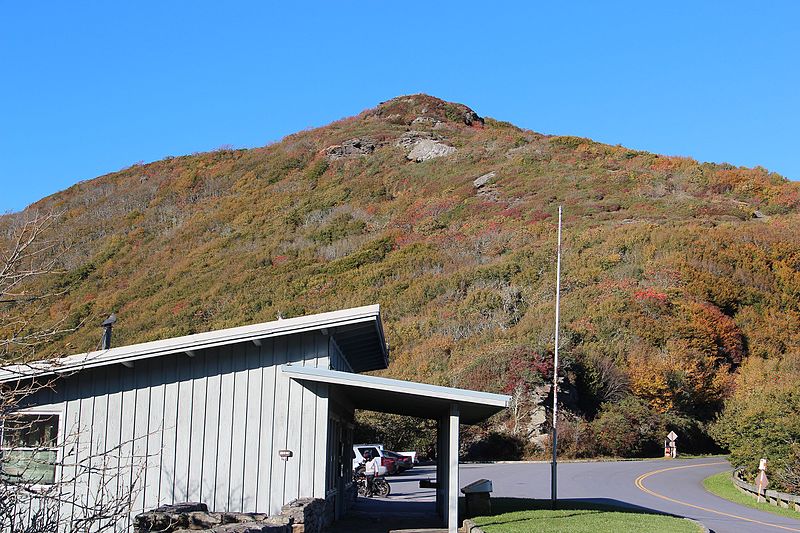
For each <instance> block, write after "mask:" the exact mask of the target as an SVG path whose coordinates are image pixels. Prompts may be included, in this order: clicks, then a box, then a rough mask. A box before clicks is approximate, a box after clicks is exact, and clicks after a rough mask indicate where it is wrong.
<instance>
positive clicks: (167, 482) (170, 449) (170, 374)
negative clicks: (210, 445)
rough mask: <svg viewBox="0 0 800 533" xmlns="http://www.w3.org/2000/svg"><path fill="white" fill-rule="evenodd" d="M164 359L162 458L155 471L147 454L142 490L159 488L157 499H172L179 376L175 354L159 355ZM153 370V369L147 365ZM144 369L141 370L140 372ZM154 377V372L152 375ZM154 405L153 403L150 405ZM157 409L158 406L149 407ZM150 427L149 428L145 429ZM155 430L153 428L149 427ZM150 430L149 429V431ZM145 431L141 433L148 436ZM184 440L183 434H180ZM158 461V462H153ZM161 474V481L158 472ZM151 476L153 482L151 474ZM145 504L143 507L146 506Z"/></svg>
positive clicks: (162, 375) (164, 500)
mask: <svg viewBox="0 0 800 533" xmlns="http://www.w3.org/2000/svg"><path fill="white" fill-rule="evenodd" d="M160 359H161V360H162V361H163V363H164V366H163V369H162V371H161V377H162V378H163V379H164V381H165V382H166V383H165V385H164V394H163V399H164V404H163V409H162V412H163V413H164V414H163V415H162V417H163V418H162V429H161V435H162V437H161V462H160V468H159V469H158V470H156V471H154V469H151V468H150V467H149V466H150V460H149V458H148V468H147V478H148V483H147V485H146V488H145V490H146V491H150V490H153V491H155V490H158V499H159V501H160V502H164V503H168V502H173V501H175V499H174V491H173V488H174V486H175V458H176V456H177V453H178V450H177V446H178V442H177V441H178V439H177V436H178V435H177V425H178V392H179V388H180V383H179V382H178V381H177V377H178V368H177V365H178V362H177V357H174V356H173V357H162V358H160ZM149 370H150V372H152V369H149ZM143 373H144V372H143ZM154 377H155V376H154ZM153 407H156V406H153ZM152 411H157V409H152ZM150 430H151V429H150V428H148V431H150ZM152 431H156V428H152ZM148 434H149V433H148ZM148 434H143V436H144V438H147V435H148ZM181 440H183V435H182V436H181ZM155 464H156V465H158V463H155ZM159 474H160V482H159V477H158V475H159ZM151 476H153V480H152V482H151V481H150V477H151ZM145 509H146V508H144V509H142V510H145Z"/></svg>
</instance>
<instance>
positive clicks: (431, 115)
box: [371, 94, 483, 127]
mask: <svg viewBox="0 0 800 533" xmlns="http://www.w3.org/2000/svg"><path fill="white" fill-rule="evenodd" d="M371 115H372V116H375V117H378V118H382V119H384V120H388V121H389V122H393V123H395V124H405V125H411V124H414V125H415V126H418V125H420V124H430V125H433V126H435V127H438V126H440V125H441V124H444V123H450V124H455V125H461V126H472V127H482V126H483V119H482V118H481V117H480V116H478V114H477V113H476V112H475V111H473V110H472V109H470V108H469V107H467V106H465V105H463V104H456V103H453V102H445V101H444V100H440V99H438V98H434V97H433V96H428V95H427V94H412V95H408V96H398V97H397V98H392V99H391V100H389V101H387V102H383V103H382V104H380V105H379V106H378V107H377V108H375V109H374V110H372V111H371Z"/></svg>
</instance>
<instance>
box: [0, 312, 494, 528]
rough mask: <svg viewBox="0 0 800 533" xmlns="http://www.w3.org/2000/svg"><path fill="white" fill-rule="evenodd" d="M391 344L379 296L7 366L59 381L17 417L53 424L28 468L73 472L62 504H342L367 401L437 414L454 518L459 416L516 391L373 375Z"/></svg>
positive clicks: (41, 477) (26, 377)
mask: <svg viewBox="0 0 800 533" xmlns="http://www.w3.org/2000/svg"><path fill="white" fill-rule="evenodd" d="M386 346H387V344H386V340H385V338H384V331H383V327H382V324H381V318H380V311H379V307H378V306H377V305H375V306H367V307H359V308H355V309H346V310H341V311H335V312H330V313H322V314H317V315H310V316H304V317H298V318H293V319H286V320H277V321H273V322H268V323H263V324H256V325H250V326H243V327H237V328H231V329H225V330H218V331H212V332H208V333H200V334H195V335H189V336H185V337H176V338H171V339H165V340H160V341H154V342H147V343H142V344H136V345H131V346H121V347H116V348H111V349H108V350H103V351H98V352H92V353H88V354H81V355H75V356H70V357H66V358H63V359H60V360H57V361H50V362H46V363H41V364H38V365H36V366H16V367H5V368H2V369H0V383H4V384H5V385H6V386H8V385H9V384H15V383H24V382H26V381H30V380H31V379H35V380H38V381H39V382H41V383H46V384H47V386H46V387H44V388H41V389H40V390H37V391H36V392H35V393H33V394H32V395H30V396H29V397H27V398H25V399H24V400H23V403H22V404H21V405H20V409H19V411H18V413H19V415H18V416H19V417H23V418H24V417H26V416H27V417H29V421H30V423H31V424H38V425H41V426H42V429H41V432H40V434H42V435H44V434H45V433H47V434H48V435H49V440H48V442H49V444H45V445H42V443H38V444H37V446H38V449H37V451H36V453H38V454H39V455H38V457H43V456H42V453H43V451H44V452H47V451H49V452H50V453H51V455H49V456H48V455H46V454H45V455H44V457H46V458H48V460H44V461H43V460H39V463H40V464H39V466H38V467H37V468H36V469H34V472H35V475H36V476H38V477H37V479H35V480H34V479H29V480H27V481H28V482H30V483H34V484H38V485H43V486H46V485H48V484H51V485H59V491H60V492H61V493H62V495H61V499H62V500H63V501H64V504H63V505H62V506H61V508H60V511H59V512H61V513H67V514H69V513H72V514H75V513H76V511H75V509H81V508H85V507H86V506H87V505H91V504H92V502H93V499H96V498H99V497H101V495H102V494H105V493H107V492H108V491H109V490H111V491H112V492H113V491H114V490H116V491H117V493H121V492H123V491H127V490H129V491H130V494H131V497H132V498H133V501H132V514H136V513H138V512H142V511H145V510H149V509H153V508H155V507H158V506H159V505H164V504H169V503H176V502H183V501H200V502H204V503H206V504H207V505H208V507H209V508H210V509H212V510H214V511H237V512H260V513H270V514H277V513H278V512H279V511H280V508H281V506H283V505H284V504H286V503H288V502H290V501H292V500H294V499H296V498H302V497H314V498H322V499H325V500H326V501H327V504H328V506H329V510H330V516H331V517H340V516H342V515H344V514H345V513H346V512H347V508H348V506H349V503H350V502H351V501H352V490H353V487H352V472H351V445H352V441H353V435H352V429H353V420H354V410H355V409H360V408H366V409H371V410H374V411H383V412H390V413H397V414H404V415H413V416H420V417H424V418H432V419H436V420H437V421H438V423H439V425H438V427H439V433H438V438H439V463H438V474H437V475H438V481H439V484H438V489H437V510H438V511H439V513H440V514H441V516H442V518H443V519H444V521H445V522H446V523H447V524H448V526H449V528H450V530H451V531H455V527H456V522H457V497H458V488H459V486H458V426H459V424H460V423H467V424H472V423H477V422H479V421H482V420H484V419H485V418H487V417H489V416H491V415H492V414H494V413H496V412H498V411H499V410H501V409H503V408H504V407H506V406H507V405H508V402H509V398H508V397H507V396H503V395H497V394H488V393H481V392H475V391H468V390H463V389H454V388H447V387H436V386H431V385H425V384H421V383H413V382H406V381H399V380H391V379H385V378H379V377H375V376H369V375H362V374H360V373H362V372H368V371H372V370H379V369H383V368H386V367H387V366H388V353H387V348H386ZM15 416H17V415H15ZM6 433H7V434H4V437H3V446H5V447H6V448H7V452H8V453H10V452H11V450H10V448H9V447H10V446H11V445H12V444H11V443H9V442H8V440H9V439H8V434H10V432H6ZM48 446H49V447H50V449H47V450H42V448H48ZM287 452H291V456H290V457H286V456H287V455H289V454H288V453H287ZM15 453H17V454H19V453H23V454H24V449H23V451H22V452H19V451H16V450H15ZM7 456H10V455H8V454H7ZM86 464H89V465H93V468H88V469H85V471H84V469H82V466H85V465H86ZM112 480H113V481H112ZM32 505H33V504H32Z"/></svg>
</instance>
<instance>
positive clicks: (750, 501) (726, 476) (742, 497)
mask: <svg viewBox="0 0 800 533" xmlns="http://www.w3.org/2000/svg"><path fill="white" fill-rule="evenodd" d="M703 486H704V487H705V488H706V490H707V491H708V492H710V493H711V494H716V495H717V496H719V497H720V498H725V499H726V500H730V501H732V502H734V503H738V504H740V505H745V506H747V507H752V508H753V509H758V510H760V511H766V512H768V513H773V514H777V515H781V516H788V517H789V518H795V519H797V518H800V513H798V512H797V511H795V510H793V509H784V508H783V507H777V506H775V505H772V504H770V503H766V502H765V503H758V502H756V500H755V498H751V497H750V496H748V495H747V494H742V493H741V492H739V489H737V488H736V487H735V486H734V484H733V481H732V480H731V472H730V470H729V471H727V472H720V473H719V474H714V475H713V476H709V477H707V478H705V479H704V480H703Z"/></svg>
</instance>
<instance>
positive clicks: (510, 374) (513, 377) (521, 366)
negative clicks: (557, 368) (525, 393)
mask: <svg viewBox="0 0 800 533" xmlns="http://www.w3.org/2000/svg"><path fill="white" fill-rule="evenodd" d="M552 375H553V361H552V359H551V358H550V357H547V356H544V355H542V354H540V353H536V352H523V353H518V354H517V355H515V356H514V357H513V358H512V359H511V361H510V362H509V363H508V369H507V370H506V383H505V386H504V387H503V390H504V391H505V392H512V391H514V390H515V389H517V388H522V389H525V390H529V389H531V388H533V387H535V386H537V385H541V384H543V383H544V382H545V381H546V380H547V379H548V378H549V377H550V376H552Z"/></svg>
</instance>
